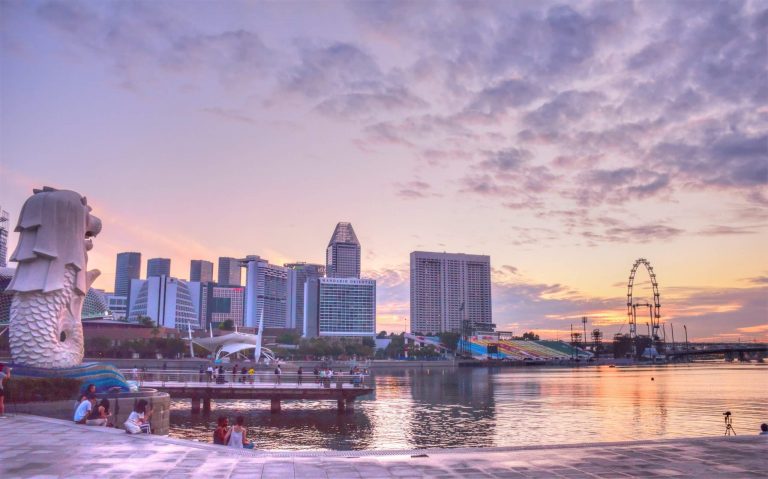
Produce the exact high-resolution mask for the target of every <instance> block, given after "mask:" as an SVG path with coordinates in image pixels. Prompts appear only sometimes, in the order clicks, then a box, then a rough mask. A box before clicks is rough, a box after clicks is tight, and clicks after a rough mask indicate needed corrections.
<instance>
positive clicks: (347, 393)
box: [122, 370, 375, 413]
mask: <svg viewBox="0 0 768 479" xmlns="http://www.w3.org/2000/svg"><path fill="white" fill-rule="evenodd" d="M122 372H123V374H125V376H126V377H127V378H129V379H131V380H135V381H136V382H137V383H138V384H139V385H140V386H142V387H149V388H154V389H157V390H159V391H163V392H166V393H168V394H169V395H170V397H171V398H172V399H190V401H191V407H192V412H193V413H199V412H200V410H201V405H202V411H203V412H210V410H211V401H212V400H216V399H249V400H264V401H269V402H270V411H272V412H273V413H278V412H280V410H281V402H282V401H288V400H315V401H318V400H328V401H336V406H337V408H338V410H339V412H344V411H348V410H352V409H354V406H355V401H356V400H357V399H358V398H359V397H361V396H365V395H367V394H371V393H373V392H374V391H375V388H374V386H373V383H372V381H371V378H370V376H367V375H365V376H363V375H354V374H343V373H338V374H334V376H333V378H331V379H328V378H321V377H316V376H314V375H313V374H312V373H311V372H310V373H309V374H303V375H298V374H296V373H283V374H281V375H276V374H274V373H271V372H264V371H260V372H259V373H256V374H255V375H241V374H237V375H232V374H229V373H227V374H225V375H224V376H223V377H221V378H212V377H211V378H209V377H208V375H207V373H206V374H199V373H198V372H190V371H142V372H133V371H128V370H125V371H122Z"/></svg>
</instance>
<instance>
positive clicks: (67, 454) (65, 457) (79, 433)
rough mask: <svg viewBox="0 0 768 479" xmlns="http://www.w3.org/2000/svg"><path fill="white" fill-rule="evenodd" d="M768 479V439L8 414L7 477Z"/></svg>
mask: <svg viewBox="0 0 768 479" xmlns="http://www.w3.org/2000/svg"><path fill="white" fill-rule="evenodd" d="M15 477H40V478H43V477H66V478H78V477H89V478H90V477H99V478H110V477H121V478H122V477H131V478H142V477H146V478H159V477H167V478H187V477H204V478H206V479H217V478H222V479H224V478H233V479H237V478H249V479H253V478H261V479H272V478H274V479H299V478H301V479H304V478H310V479H316V478H317V479H320V478H339V479H346V478H361V479H368V478H370V479H376V478H382V479H383V478H411V477H414V478H415V477H435V478H467V479H471V478H538V477H540V478H595V477H601V478H602V477H675V478H719V477H729V478H731V477H738V478H750V477H762V478H768V436H762V437H758V436H738V437H730V438H724V437H713V438H696V439H674V440H663V441H639V442H624V443H601V444H582V445H568V446H552V447H514V448H512V447H508V448H487V449H434V450H433V449H429V450H418V451H359V452H304V453H296V452H259V451H256V452H254V451H236V450H228V449H226V448H224V447H221V446H213V445H209V444H201V443H196V442H191V441H184V440H180V439H170V438H164V437H159V436H144V435H139V436H129V435H127V434H125V433H124V432H123V431H121V430H115V429H106V428H97V427H86V426H77V425H75V424H72V423H69V422H67V421H61V420H57V419H48V418H41V417H36V416H25V415H18V416H14V417H6V418H0V478H3V479H6V478H15Z"/></svg>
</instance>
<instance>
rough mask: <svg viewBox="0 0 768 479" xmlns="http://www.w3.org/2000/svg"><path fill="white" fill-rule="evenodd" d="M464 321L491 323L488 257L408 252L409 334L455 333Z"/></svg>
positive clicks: (489, 262) (489, 265)
mask: <svg viewBox="0 0 768 479" xmlns="http://www.w3.org/2000/svg"><path fill="white" fill-rule="evenodd" d="M465 319H466V320H468V321H471V322H473V323H488V324H490V323H492V318H491V257H490V256H485V255H471V254H463V253H430V252H425V251H414V252H413V253H411V332H421V333H440V332H443V331H456V332H458V331H460V330H461V322H462V320H465Z"/></svg>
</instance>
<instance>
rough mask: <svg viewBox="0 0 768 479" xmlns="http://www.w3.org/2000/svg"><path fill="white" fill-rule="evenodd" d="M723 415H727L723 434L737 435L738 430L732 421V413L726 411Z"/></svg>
mask: <svg viewBox="0 0 768 479" xmlns="http://www.w3.org/2000/svg"><path fill="white" fill-rule="evenodd" d="M723 416H725V434H723V436H731V435H733V436H735V435H736V430H735V429H734V428H733V426H732V425H731V422H732V419H731V413H729V412H728V413H725V414H723Z"/></svg>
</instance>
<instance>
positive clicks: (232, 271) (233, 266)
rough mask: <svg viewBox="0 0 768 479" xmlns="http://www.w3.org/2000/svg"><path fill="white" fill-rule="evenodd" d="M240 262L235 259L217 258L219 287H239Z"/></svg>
mask: <svg viewBox="0 0 768 479" xmlns="http://www.w3.org/2000/svg"><path fill="white" fill-rule="evenodd" d="M241 262H242V260H240V259H237V258H229V257H222V258H219V284H220V285H221V286H241V285H242V283H241V282H240V268H241Z"/></svg>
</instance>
